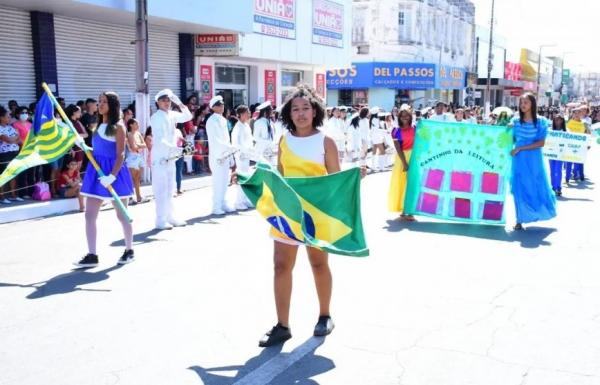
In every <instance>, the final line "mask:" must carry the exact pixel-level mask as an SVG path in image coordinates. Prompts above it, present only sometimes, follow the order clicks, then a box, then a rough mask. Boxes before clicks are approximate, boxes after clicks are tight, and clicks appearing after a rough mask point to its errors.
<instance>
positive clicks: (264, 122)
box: [254, 117, 275, 164]
mask: <svg viewBox="0 0 600 385" xmlns="http://www.w3.org/2000/svg"><path fill="white" fill-rule="evenodd" d="M269 125H271V122H270V121H269V120H268V119H267V118H265V117H262V118H260V119H258V120H257V121H255V122H254V141H255V142H256V146H255V149H256V152H257V155H258V157H259V158H261V159H266V160H267V161H268V162H269V163H271V164H272V163H273V160H272V159H271V157H272V154H273V153H274V151H273V146H274V145H275V142H274V141H273V139H274V138H275V132H274V129H273V126H272V125H271V132H269ZM265 154H266V155H265ZM269 154H270V155H269ZM267 155H269V156H267Z"/></svg>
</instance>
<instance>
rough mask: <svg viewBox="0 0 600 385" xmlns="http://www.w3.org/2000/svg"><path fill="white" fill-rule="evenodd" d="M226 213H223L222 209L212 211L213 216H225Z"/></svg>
mask: <svg viewBox="0 0 600 385" xmlns="http://www.w3.org/2000/svg"><path fill="white" fill-rule="evenodd" d="M224 214H225V211H223V210H222V209H214V210H213V211H212V215H224Z"/></svg>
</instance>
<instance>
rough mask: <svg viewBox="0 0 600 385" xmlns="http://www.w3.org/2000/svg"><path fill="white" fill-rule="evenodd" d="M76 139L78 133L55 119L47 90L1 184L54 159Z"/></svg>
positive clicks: (4, 173) (67, 149)
mask: <svg viewBox="0 0 600 385" xmlns="http://www.w3.org/2000/svg"><path fill="white" fill-rule="evenodd" d="M74 143H75V134H74V133H73V131H71V129H70V128H69V127H68V126H66V125H62V124H61V125H59V124H58V122H57V121H56V119H54V106H53V105H52V101H51V100H50V98H49V97H48V95H47V94H46V93H44V95H43V96H42V98H41V99H40V101H39V102H38V104H37V106H36V110H35V116H34V118H33V126H32V127H31V130H29V134H27V138H25V143H23V146H22V147H21V151H20V152H19V154H18V155H17V156H16V157H15V158H14V159H13V160H12V161H11V162H10V163H9V164H8V166H7V167H6V170H4V172H3V173H2V175H0V186H2V185H4V184H5V183H6V182H8V181H10V180H11V179H13V178H14V177H16V176H17V175H18V174H19V173H20V172H22V171H24V170H27V169H28V168H30V167H35V166H39V165H42V164H47V163H51V162H54V161H55V160H57V159H59V158H60V157H62V156H63V155H64V154H65V153H67V152H68V151H69V150H70V149H71V148H73V144H74Z"/></svg>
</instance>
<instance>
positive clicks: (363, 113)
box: [358, 107, 371, 166]
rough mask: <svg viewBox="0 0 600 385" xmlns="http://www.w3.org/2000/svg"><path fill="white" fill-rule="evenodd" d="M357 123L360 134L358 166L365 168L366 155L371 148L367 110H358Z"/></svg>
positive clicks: (364, 108) (365, 108)
mask: <svg viewBox="0 0 600 385" xmlns="http://www.w3.org/2000/svg"><path fill="white" fill-rule="evenodd" d="M358 116H359V118H360V120H359V121H358V131H359V132H360V140H361V153H360V162H359V163H360V165H361V166H365V165H366V162H367V154H368V153H369V148H371V129H370V128H369V109H368V108H367V107H363V108H361V109H360V112H359V115H358Z"/></svg>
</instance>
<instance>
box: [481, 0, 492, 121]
mask: <svg viewBox="0 0 600 385" xmlns="http://www.w3.org/2000/svg"><path fill="white" fill-rule="evenodd" d="M494 5H495V0H492V16H491V18H490V49H489V52H488V67H487V70H488V72H487V83H486V86H485V116H484V117H483V119H484V120H486V121H487V119H488V114H489V113H490V85H491V82H492V68H493V63H492V60H493V59H494V54H493V50H494Z"/></svg>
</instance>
